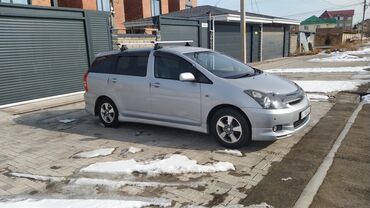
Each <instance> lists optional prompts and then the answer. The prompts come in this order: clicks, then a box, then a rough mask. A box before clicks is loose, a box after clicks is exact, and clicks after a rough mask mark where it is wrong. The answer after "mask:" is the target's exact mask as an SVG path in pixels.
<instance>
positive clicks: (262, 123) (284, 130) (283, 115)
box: [242, 98, 310, 141]
mask: <svg viewBox="0 0 370 208" xmlns="http://www.w3.org/2000/svg"><path fill="white" fill-rule="evenodd" d="M308 107H310V103H309V101H308V99H307V98H304V99H303V100H302V101H301V102H300V103H298V104H296V105H292V106H289V108H286V109H273V110H267V109H262V108H243V109H242V110H243V111H244V113H245V114H246V115H247V116H248V118H249V120H250V122H251V126H252V140H253V141H273V140H278V139H282V138H285V137H287V136H290V135H292V134H294V133H296V132H298V131H300V130H302V129H304V128H305V127H306V126H307V124H308V123H309V121H310V115H308V116H306V117H305V118H303V119H301V118H300V113H301V112H302V111H304V110H306V109H307V108H308ZM274 126H279V128H278V130H277V131H273V127H274Z"/></svg>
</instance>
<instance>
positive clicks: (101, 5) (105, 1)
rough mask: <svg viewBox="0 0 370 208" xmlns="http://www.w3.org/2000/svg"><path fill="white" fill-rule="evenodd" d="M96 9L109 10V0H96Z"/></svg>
mask: <svg viewBox="0 0 370 208" xmlns="http://www.w3.org/2000/svg"><path fill="white" fill-rule="evenodd" d="M96 4H97V7H98V11H104V12H110V9H111V7H110V0H97V2H96Z"/></svg>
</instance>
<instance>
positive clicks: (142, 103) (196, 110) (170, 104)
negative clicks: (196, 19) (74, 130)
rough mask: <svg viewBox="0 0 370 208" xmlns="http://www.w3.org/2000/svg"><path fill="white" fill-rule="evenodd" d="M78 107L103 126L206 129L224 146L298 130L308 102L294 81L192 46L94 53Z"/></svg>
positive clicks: (304, 122)
mask: <svg viewBox="0 0 370 208" xmlns="http://www.w3.org/2000/svg"><path fill="white" fill-rule="evenodd" d="M84 87H85V91H86V93H85V103H86V110H87V111H88V112H89V113H91V114H93V115H95V116H98V117H99V118H100V120H101V122H102V123H103V124H104V126H106V127H117V126H118V124H119V122H139V123H146V124H153V125H161V126H167V127H174V128H181V129H187V130H192V131H197V132H202V133H210V134H212V135H213V136H214V137H215V138H216V139H217V141H218V142H220V143H221V144H222V145H224V146H225V147H227V148H239V147H242V146H244V145H246V144H248V143H249V142H250V141H266V140H276V139H280V138H283V137H286V136H289V135H292V134H294V133H295V132H297V131H299V130H301V129H303V128H304V127H305V126H306V125H307V124H308V123H309V120H310V112H311V107H310V103H309V100H308V99H307V96H306V95H305V93H304V91H303V90H302V88H300V87H299V86H298V85H297V84H295V83H294V82H291V81H289V80H286V79H283V78H281V77H278V76H274V75H271V74H268V73H265V72H263V71H261V70H258V69H255V68H253V67H250V66H248V65H245V64H243V63H241V62H239V61H237V60H235V59H233V58H231V57H229V56H226V55H224V54H222V53H219V52H215V51H212V50H209V49H204V48H197V47H185V46H184V47H183V46H181V47H180V46H174V47H164V48H154V49H153V48H150V49H129V50H124V51H120V52H111V53H105V54H102V55H99V56H98V57H97V58H96V59H95V61H94V62H93V64H92V66H91V67H90V69H89V70H88V72H87V73H86V74H85V76H84Z"/></svg>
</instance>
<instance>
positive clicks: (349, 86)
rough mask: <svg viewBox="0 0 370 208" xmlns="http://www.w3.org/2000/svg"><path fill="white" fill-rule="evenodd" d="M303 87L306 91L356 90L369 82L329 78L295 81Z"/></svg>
mask: <svg viewBox="0 0 370 208" xmlns="http://www.w3.org/2000/svg"><path fill="white" fill-rule="evenodd" d="M294 82H295V83H297V84H298V85H299V86H301V87H302V88H303V90H304V91H305V92H322V93H328V92H338V91H351V90H356V89H357V87H358V86H360V85H362V84H365V83H367V81H365V80H353V81H328V80H311V81H307V80H297V81H294Z"/></svg>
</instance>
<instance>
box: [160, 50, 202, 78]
mask: <svg viewBox="0 0 370 208" xmlns="http://www.w3.org/2000/svg"><path fill="white" fill-rule="evenodd" d="M184 72H190V73H192V74H194V76H196V69H195V68H194V66H193V65H192V64H190V63H189V62H187V61H186V60H184V59H182V58H181V57H178V56H176V55H172V54H169V53H163V52H161V53H156V54H155V63H154V76H155V77H156V78H162V79H173V80H179V77H180V74H181V73H184Z"/></svg>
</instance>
